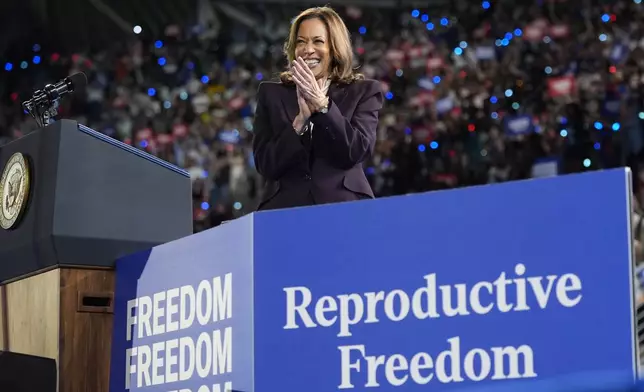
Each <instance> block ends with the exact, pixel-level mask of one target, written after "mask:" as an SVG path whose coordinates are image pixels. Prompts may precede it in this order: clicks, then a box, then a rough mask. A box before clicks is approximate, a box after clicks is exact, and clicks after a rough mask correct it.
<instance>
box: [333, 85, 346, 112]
mask: <svg viewBox="0 0 644 392" xmlns="http://www.w3.org/2000/svg"><path fill="white" fill-rule="evenodd" d="M346 96H347V89H346V87H345V86H344V85H341V84H336V83H334V84H331V86H330V87H329V97H330V98H331V100H332V101H333V103H334V104H335V105H336V106H337V107H338V109H340V111H341V112H344V111H343V110H342V109H344V107H343V106H342V103H343V101H344V98H346Z"/></svg>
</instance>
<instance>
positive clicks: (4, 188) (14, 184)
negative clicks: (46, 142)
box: [0, 152, 30, 230]
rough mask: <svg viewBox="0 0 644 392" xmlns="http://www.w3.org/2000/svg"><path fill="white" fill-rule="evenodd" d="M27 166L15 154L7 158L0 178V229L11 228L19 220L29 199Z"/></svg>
mask: <svg viewBox="0 0 644 392" xmlns="http://www.w3.org/2000/svg"><path fill="white" fill-rule="evenodd" d="M29 180H30V176H29V166H28V164H27V159H26V158H25V156H24V155H22V154H21V153H19V152H17V153H15V154H13V155H12V156H11V158H9V162H7V165H6V166H5V167H4V170H3V172H2V177H1V178H0V227H2V228H3V229H5V230H9V229H11V228H13V227H14V226H15V225H16V223H17V222H18V220H19V219H20V217H21V215H22V213H23V211H24V209H25V207H26V206H27V200H28V198H29V185H30V184H29V182H30V181H29Z"/></svg>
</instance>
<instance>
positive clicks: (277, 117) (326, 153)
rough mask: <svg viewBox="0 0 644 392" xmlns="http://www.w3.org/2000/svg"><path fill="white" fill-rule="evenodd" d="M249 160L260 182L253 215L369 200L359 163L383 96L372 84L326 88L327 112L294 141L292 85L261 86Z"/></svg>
mask: <svg viewBox="0 0 644 392" xmlns="http://www.w3.org/2000/svg"><path fill="white" fill-rule="evenodd" d="M257 94H258V96H257V109H256V111H255V123H254V129H253V132H254V139H253V153H254V154H253V155H254V159H255V167H256V168H257V171H258V172H259V173H260V174H261V175H262V176H263V177H264V179H265V180H266V189H265V191H264V195H263V197H262V200H261V202H260V203H259V206H258V208H257V209H258V210H271V209H278V208H290V207H298V206H306V205H312V204H324V203H335V202H342V201H351V200H360V199H366V198H373V197H374V195H373V191H372V190H371V187H370V186H369V182H368V181H367V178H366V176H365V174H364V170H363V167H362V163H363V162H364V161H365V160H366V159H367V158H368V157H369V156H370V155H371V154H372V153H373V150H374V146H375V143H376V128H377V126H378V114H379V110H380V109H381V108H382V103H383V95H382V89H381V86H380V84H379V83H378V82H376V81H374V80H362V81H356V82H353V83H351V84H348V85H346V84H335V83H334V84H332V85H331V86H330V88H329V111H328V112H327V113H315V114H313V115H312V116H311V118H310V121H311V122H312V123H313V132H312V133H310V132H306V133H305V134H304V135H302V136H299V135H298V134H297V133H295V131H294V129H293V125H292V124H293V119H295V116H296V115H297V114H298V112H299V107H298V104H297V94H296V90H295V86H294V85H293V86H290V85H285V84H282V83H279V82H262V83H261V84H260V86H259V90H258V93H257Z"/></svg>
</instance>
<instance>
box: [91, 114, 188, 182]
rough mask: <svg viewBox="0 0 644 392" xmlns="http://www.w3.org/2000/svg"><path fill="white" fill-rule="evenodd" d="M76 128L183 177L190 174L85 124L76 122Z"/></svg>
mask: <svg viewBox="0 0 644 392" xmlns="http://www.w3.org/2000/svg"><path fill="white" fill-rule="evenodd" d="M78 130H80V131H81V132H83V133H85V134H87V135H89V136H92V137H95V138H97V139H99V140H101V141H104V142H106V143H109V144H111V145H113V146H115V147H118V148H120V149H122V150H125V151H127V152H129V153H131V154H134V155H137V156H139V157H141V158H143V159H146V160H148V161H150V162H152V163H154V164H157V165H159V166H162V167H165V168H166V169H169V170H172V171H173V172H175V173H178V174H181V175H182V176H184V177H190V174H189V173H188V172H187V171H185V170H183V169H181V168H180V167H177V166H175V165H173V164H171V163H169V162H166V161H164V160H163V159H160V158H157V157H155V156H154V155H151V154H148V153H147V152H145V151H141V150H139V149H138V148H135V147H132V146H130V145H129V144H125V143H123V142H120V141H118V140H116V139H114V138H111V137H109V136H107V135H104V134H102V133H100V132H96V131H95V130H93V129H91V128H88V127H86V126H85V125H82V124H78Z"/></svg>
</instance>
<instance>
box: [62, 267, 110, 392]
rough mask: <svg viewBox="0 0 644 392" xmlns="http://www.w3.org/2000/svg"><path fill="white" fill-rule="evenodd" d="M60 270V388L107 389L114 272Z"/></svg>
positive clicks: (78, 390)
mask: <svg viewBox="0 0 644 392" xmlns="http://www.w3.org/2000/svg"><path fill="white" fill-rule="evenodd" d="M60 271H61V272H60V278H61V281H60V282H61V290H60V304H61V310H62V311H63V314H61V321H60V361H59V365H58V366H59V369H60V375H61V377H60V385H59V391H60V392H87V391H92V392H108V387H109V372H110V355H111V345H112V322H113V314H112V311H113V305H112V304H113V299H114V272H113V271H106V270H91V269H70V268H63V269H60ZM84 297H85V299H86V300H83V298H84ZM110 301H111V302H110Z"/></svg>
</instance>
